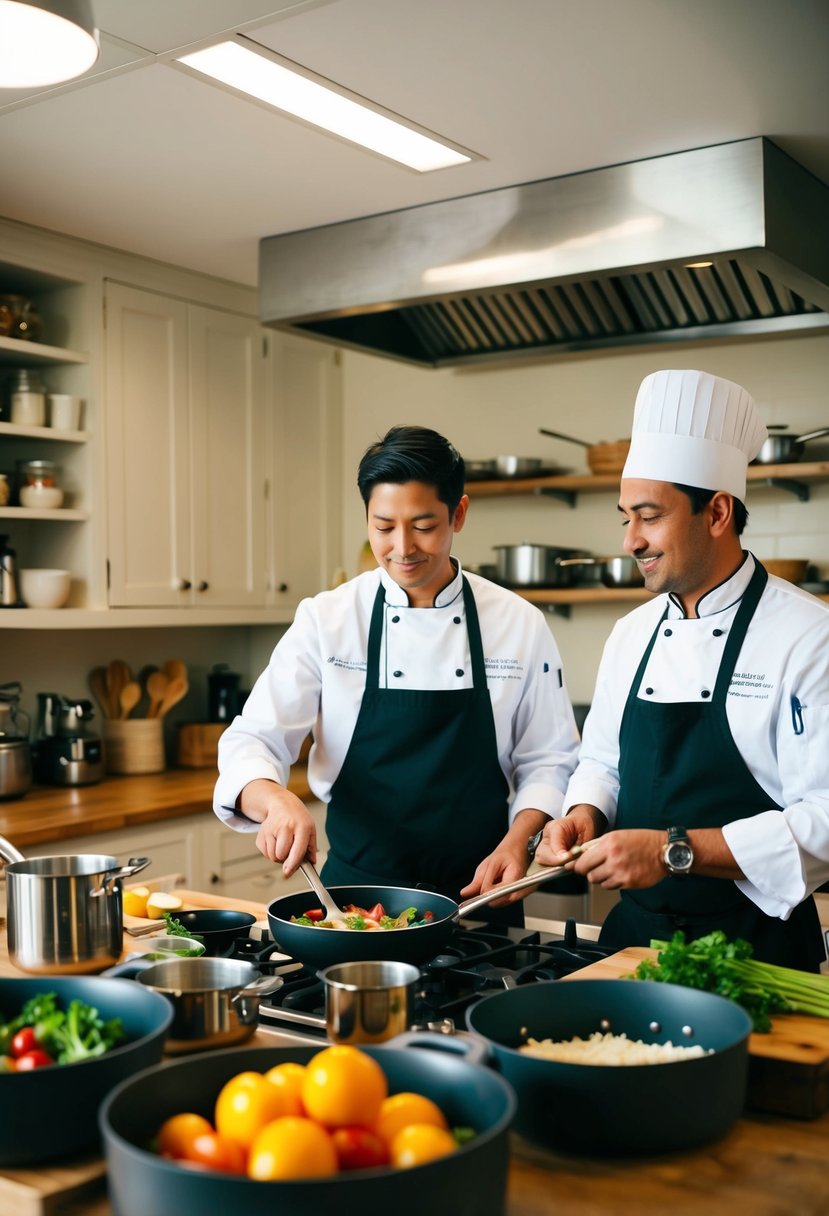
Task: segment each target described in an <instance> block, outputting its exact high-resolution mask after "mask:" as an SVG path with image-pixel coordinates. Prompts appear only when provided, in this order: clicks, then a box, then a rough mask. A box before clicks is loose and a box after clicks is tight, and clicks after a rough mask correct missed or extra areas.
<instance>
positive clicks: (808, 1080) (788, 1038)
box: [567, 946, 829, 1119]
mask: <svg viewBox="0 0 829 1216" xmlns="http://www.w3.org/2000/svg"><path fill="white" fill-rule="evenodd" d="M645 958H650V959H656V951H654V950H648V949H647V948H646V947H644V946H632V947H629V948H628V949H627V950H620V951H619V952H618V954H612V955H611V956H610V957H609V958H604V959H600V960H599V961H598V962H596V963H591V964H590V966H589V967H583V968H582V969H581V970H580V971H575V972H574V973H573V974H572V975H570V976H568V977H567V978H568V979H571V980H581V979H585V980H615V979H620V978H622V977H623V976H625V975H629V974H630V973H631V972H632V971H635V970H636V968H637V967H638V966H639V964H640V963H641V961H642V959H645ZM826 982H827V985H828V986H829V979H827V981H826ZM748 1051H749V1071H748V1095H747V1098H746V1106H747V1107H748V1108H749V1109H750V1110H761V1111H769V1112H771V1113H773V1114H776V1115H790V1116H793V1117H794V1118H796V1119H816V1118H817V1117H818V1115H822V1114H823V1113H824V1112H825V1111H826V1110H827V1108H829V1018H811V1017H807V1016H805V1015H803V1014H798V1013H787V1014H781V1015H780V1016H779V1017H775V1018H772V1028H771V1031H770V1032H769V1034H752V1035H751V1037H750V1038H749V1044H748Z"/></svg>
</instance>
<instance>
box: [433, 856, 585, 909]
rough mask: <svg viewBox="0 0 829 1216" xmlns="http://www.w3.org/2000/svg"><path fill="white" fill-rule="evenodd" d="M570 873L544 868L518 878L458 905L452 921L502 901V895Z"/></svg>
mask: <svg viewBox="0 0 829 1216" xmlns="http://www.w3.org/2000/svg"><path fill="white" fill-rule="evenodd" d="M569 873H570V871H569V870H568V869H567V867H566V866H542V867H541V868H540V869H538V870H533V872H532V874H525V875H524V877H523V878H516V879H515V881H514V882H504V883H501V885H500V886H498V887H492V889H491V890H489V891H484V892H483V894H482V895H473V896H472V897H471V898H470V899H465V900H464V901H463V903H462V904H458V907H457V909H456V911H455V912H453V914H452V918H451V919H452V920H460V918H461V917H462V916H468V915H469V913H470V912H474V911H475V910H476V909H477V908H484V907H486V905H487V904H491V903H492V901H493V899H500V898H501V896H502V895H512V893H513V891H523V890H524V889H525V888H526V887H537V886H538V884H539V883H542V882H546V881H547V879H548V878H558V876H559V875H560V874H569Z"/></svg>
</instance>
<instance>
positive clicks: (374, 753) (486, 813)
mask: <svg viewBox="0 0 829 1216" xmlns="http://www.w3.org/2000/svg"><path fill="white" fill-rule="evenodd" d="M463 601H464V606H465V609H466V625H467V632H468V636H469V652H470V657H471V660H472V683H473V687H472V688H461V689H455V690H452V691H449V690H439V691H430V690H421V689H400V688H380V686H379V671H380V646H381V641H382V636H383V616H384V612H385V609H386V603H385V591H384V589H383V586H382V584H381V586H380V587H379V588H378V591H377V595H376V597H375V600H374V607H373V610H372V614H371V624H370V627H369V637H368V653H367V662H366V687H365V691H364V693H363V699H362V703H361V705H360V712H359V715H358V717H357V722H356V725H355V727H354V734H353V736H352V738H351V743H350V744H349V747H348V752H347V754H346V757H345V761H344V763H343V767H342V769H341V770H340V773H339V775H338V777H337V779H336V781H335V782H334V785H333V787H332V790H331V801H330V803H329V806H328V813H327V817H326V831H327V834H328V841H329V854H328V859H327V860H326V863H325V865H324V866H323V870H322V877H323V879H324V881H325V882H326V883H327V884H328V885H349V884H358V883H359V884H364V883H366V884H371V885H372V886H398V887H418V886H419V887H421V888H422V889H423V890H426V891H437V892H439V893H440V894H442V895H447V896H448V897H449V898H450V899H454V900H455V901H456V902H458V901H459V893H460V889H461V887H464V886H466V884H467V883H468V882H470V881H471V880H472V877H473V875H474V873H475V870H476V868H477V866H478V864H479V862H481V861H482V860H483V859H484V857H486V856H487V855H488V854H489V853H491V852H492V850H493V849H494V848H495V847H496V845H498V844H499V843H500V841H501V840H502V839H503V837H504V836H505V835H506V831H507V827H508V822H509V820H508V810H507V805H508V797H509V785H508V783H507V780H506V778H505V777H504V774H503V772H502V770H501V766H500V764H499V763H498V747H497V741H496V735H495V720H494V718H493V716H492V704H491V701H490V696H489V689H488V688H487V683H486V669H485V666H484V651H483V645H482V642H481V631H480V626H479V624H478V613H477V609H476V607H475V597H474V596H473V594H472V589H471V588H470V586H469V583H468V582H467V580H466V578H464V579H463ZM479 919H482V920H483V919H485V920H487V921H496V922H498V923H500V924H513V925H523V923H524V920H523V912H522V909H521V905H520V904H513V905H510V906H508V907H505V908H495V909H484V910H482V913H481V914H480V916H479Z"/></svg>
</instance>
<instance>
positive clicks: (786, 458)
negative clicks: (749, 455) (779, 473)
mask: <svg viewBox="0 0 829 1216" xmlns="http://www.w3.org/2000/svg"><path fill="white" fill-rule="evenodd" d="M767 430H768V432H769V435H768V438H767V439H765V440H764V441H763V444H762V446H761V448H760V451H759V452H758V453H757V455H756V456H755V457H754V459H753V460H752V462H751V463H752V464H793V463H795V462H796V461H798V460H800V458H801V456H802V455H803V449H804V445H805V444H807V443H808V442H809V441H810V440H812V439H820V438H821V436H823V435H829V426H824V427H821V428H820V430H817V431H809V432H807V434H805V435H786V434H784V433H783V432H784V431H786V430H787V428H786V427H785V426H780V425H776V424H773V423H772V424H769V426H768V427H767Z"/></svg>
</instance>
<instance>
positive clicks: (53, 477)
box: [17, 460, 63, 509]
mask: <svg viewBox="0 0 829 1216" xmlns="http://www.w3.org/2000/svg"><path fill="white" fill-rule="evenodd" d="M58 473H59V466H58V465H56V464H55V463H54V461H51V460H26V461H21V463H20V464H19V465H18V479H17V485H18V490H17V497H18V500H19V502H20V505H21V507H40V508H44V507H45V508H47V509H52V508H54V507H60V506H62V505H63V490H62V489H61V488H60V486H59V484H58Z"/></svg>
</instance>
